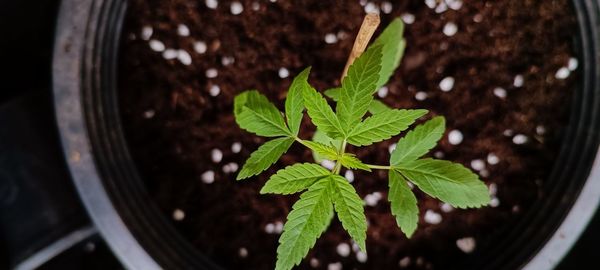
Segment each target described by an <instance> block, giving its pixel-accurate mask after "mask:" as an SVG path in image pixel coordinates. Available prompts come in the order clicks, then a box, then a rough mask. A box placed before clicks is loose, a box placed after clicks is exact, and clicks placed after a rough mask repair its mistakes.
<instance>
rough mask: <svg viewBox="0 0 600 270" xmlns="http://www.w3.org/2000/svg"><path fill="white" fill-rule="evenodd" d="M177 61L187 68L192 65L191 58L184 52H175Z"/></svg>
mask: <svg viewBox="0 0 600 270" xmlns="http://www.w3.org/2000/svg"><path fill="white" fill-rule="evenodd" d="M177 60H179V62H181V63H182V64H184V65H186V66H189V65H191V64H192V56H191V55H190V54H189V53H188V52H186V51H185V50H178V51H177Z"/></svg>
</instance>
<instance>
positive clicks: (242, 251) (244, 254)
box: [238, 247, 248, 258]
mask: <svg viewBox="0 0 600 270" xmlns="http://www.w3.org/2000/svg"><path fill="white" fill-rule="evenodd" d="M238 256H240V258H246V257H248V249H246V248H245V247H241V248H240V249H239V250H238Z"/></svg>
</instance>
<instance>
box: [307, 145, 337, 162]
mask: <svg viewBox="0 0 600 270" xmlns="http://www.w3.org/2000/svg"><path fill="white" fill-rule="evenodd" d="M303 142H304V145H306V147H308V148H310V150H312V151H313V152H315V153H317V154H318V155H319V156H322V157H323V158H325V159H329V160H337V159H338V151H337V149H336V148H335V147H333V146H331V145H325V144H322V143H319V142H311V141H303Z"/></svg>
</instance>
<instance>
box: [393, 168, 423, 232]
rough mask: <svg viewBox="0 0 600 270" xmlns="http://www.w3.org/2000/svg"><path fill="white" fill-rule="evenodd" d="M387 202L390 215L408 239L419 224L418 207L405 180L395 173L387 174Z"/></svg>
mask: <svg viewBox="0 0 600 270" xmlns="http://www.w3.org/2000/svg"><path fill="white" fill-rule="evenodd" d="M389 177H390V181H389V186H390V192H389V193H388V200H389V201H390V205H391V208H392V214H393V215H394V216H395V217H396V223H397V224H398V227H400V229H401V230H402V232H404V234H406V237H408V238H410V237H411V236H412V234H413V233H414V232H415V230H416V229H417V225H418V223H419V207H417V198H416V197H415V194H413V192H412V190H410V187H409V186H408V182H406V179H404V177H403V176H402V175H401V174H400V173H398V172H397V171H394V170H390V172H389Z"/></svg>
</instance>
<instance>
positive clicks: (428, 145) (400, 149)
mask: <svg viewBox="0 0 600 270" xmlns="http://www.w3.org/2000/svg"><path fill="white" fill-rule="evenodd" d="M445 125H446V120H445V119H444V117H441V116H438V117H434V118H433V119H431V120H429V121H427V122H425V123H424V124H422V125H419V126H417V127H416V128H415V129H413V130H411V131H409V132H408V133H407V134H406V136H404V137H403V138H401V139H400V140H399V141H398V143H397V144H396V149H394V151H392V155H391V157H390V164H391V165H398V164H400V163H403V162H409V161H413V160H416V159H417V158H419V157H421V156H423V155H425V154H426V153H427V152H429V150H431V149H432V148H433V147H435V146H436V144H437V142H438V141H439V140H440V139H441V138H442V135H444V131H445V129H446V128H445Z"/></svg>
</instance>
